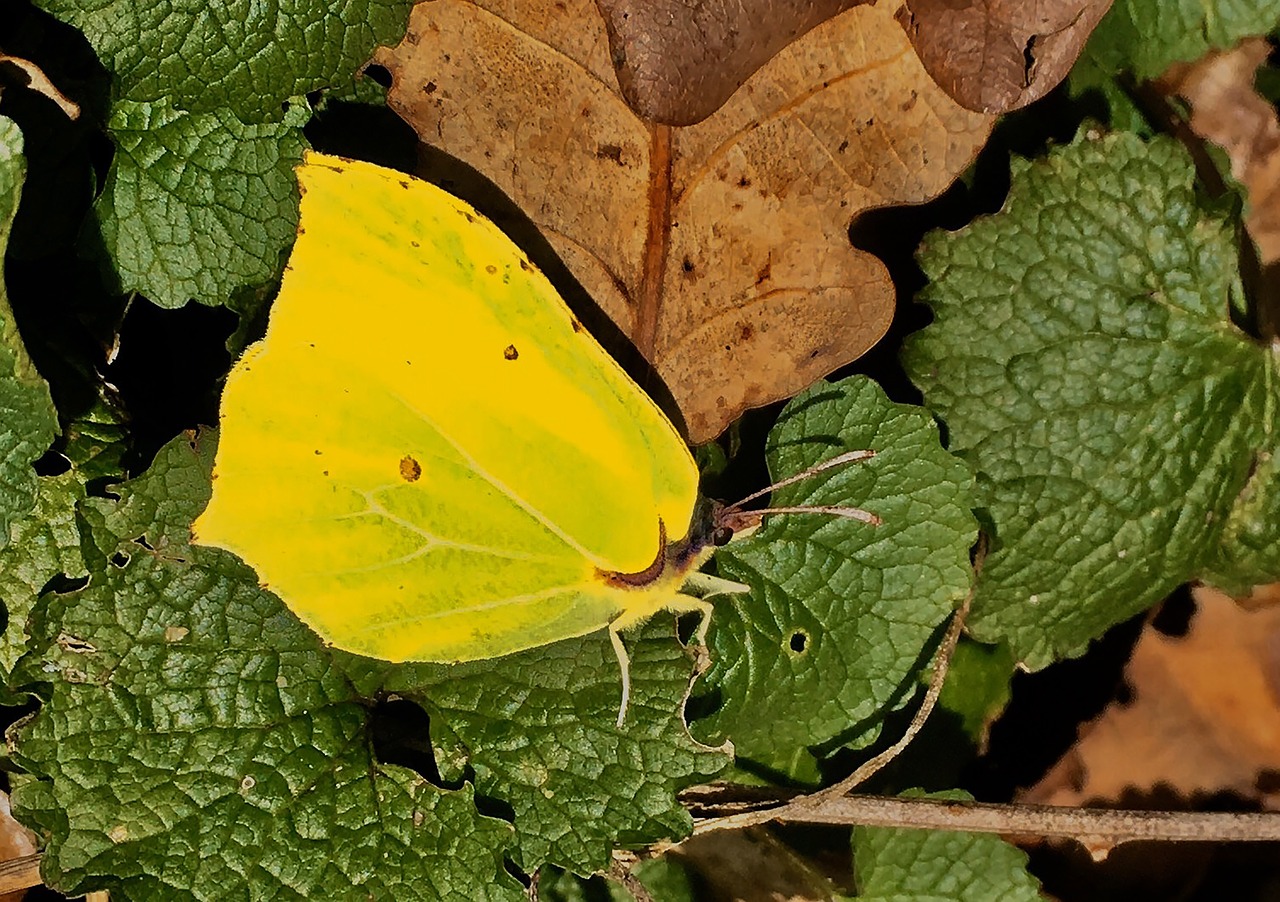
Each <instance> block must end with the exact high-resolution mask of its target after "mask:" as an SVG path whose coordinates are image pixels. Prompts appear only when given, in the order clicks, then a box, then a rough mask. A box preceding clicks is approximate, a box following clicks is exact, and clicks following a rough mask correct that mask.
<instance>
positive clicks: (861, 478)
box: [697, 377, 977, 779]
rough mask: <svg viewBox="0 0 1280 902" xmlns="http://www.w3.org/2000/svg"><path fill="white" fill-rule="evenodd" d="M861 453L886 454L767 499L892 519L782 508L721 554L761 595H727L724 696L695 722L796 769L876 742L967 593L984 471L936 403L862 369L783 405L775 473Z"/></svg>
mask: <svg viewBox="0 0 1280 902" xmlns="http://www.w3.org/2000/svg"><path fill="white" fill-rule="evenodd" d="M861 448H871V449H873V450H875V452H876V456H875V458H873V459H872V460H870V461H867V462H863V463H854V464H850V465H848V466H846V467H841V468H836V469H833V470H829V471H826V472H823V473H821V474H819V475H817V476H814V477H813V478H811V479H807V480H804V481H802V482H799V483H796V484H793V485H791V486H787V487H785V488H782V489H779V490H778V491H777V492H775V493H774V496H773V499H772V501H771V504H772V505H773V506H775V507H778V506H794V505H821V504H828V505H830V504H836V505H852V506H857V507H862V508H865V509H867V510H869V511H871V512H873V513H875V514H878V515H879V516H880V517H881V518H882V519H883V520H884V523H883V525H881V526H869V525H867V524H865V523H861V522H858V521H854V520H848V519H841V518H837V517H832V516H829V515H822V514H794V515H782V516H777V517H773V518H770V519H768V520H767V521H766V523H765V525H764V527H762V528H761V529H760V530H759V532H757V533H756V534H755V535H753V536H751V537H749V538H747V539H743V540H741V541H736V542H732V543H730V544H729V545H728V546H726V547H725V548H722V549H720V550H719V551H718V552H717V554H716V564H717V566H718V568H719V570H720V573H721V575H723V576H725V577H727V578H729V579H731V580H735V581H737V582H740V583H743V584H745V585H747V586H749V587H750V588H751V592H750V594H749V595H730V596H724V597H721V598H718V599H717V600H716V614H715V617H714V619H713V621H712V641H711V644H712V658H713V661H714V663H713V666H712V669H711V671H710V672H709V673H708V676H707V682H708V684H709V685H710V686H712V687H714V688H716V689H718V690H719V693H720V695H721V697H722V699H723V706H722V707H721V708H720V709H719V710H718V711H716V712H715V713H714V714H712V715H711V716H709V717H707V718H705V719H704V720H701V721H698V723H697V726H698V728H699V731H700V733H704V734H705V735H715V736H726V737H728V738H729V739H731V740H732V741H733V743H734V747H735V749H736V751H737V754H738V756H739V758H740V759H742V758H746V759H749V760H750V761H753V762H755V763H757V764H760V765H763V766H765V767H767V768H770V769H773V770H776V771H779V772H782V773H785V774H788V775H790V776H792V777H793V778H798V779H806V778H811V777H812V776H816V762H815V759H814V755H813V752H812V751H811V750H812V749H813V748H814V747H821V746H829V745H830V744H832V743H841V744H848V745H853V746H855V747H857V746H862V745H865V744H867V743H868V742H870V741H872V740H873V739H874V738H875V736H876V735H877V733H878V730H879V723H880V720H881V719H882V718H883V715H884V714H885V713H886V712H887V711H888V710H890V709H892V708H894V707H896V706H898V705H901V704H902V703H903V702H904V701H905V700H906V699H908V698H910V696H911V694H912V693H913V692H914V689H915V685H916V683H915V674H916V671H917V670H918V669H919V668H920V667H921V665H922V664H924V663H926V657H927V655H928V652H929V650H930V649H931V647H932V646H931V644H930V643H931V640H932V639H933V638H934V637H935V635H936V632H937V630H938V627H939V626H940V625H941V624H942V623H943V622H944V621H945V620H946V618H947V615H948V614H950V613H951V611H952V610H953V609H954V608H955V607H956V605H957V604H958V603H959V602H960V601H961V600H962V599H963V598H964V596H965V594H966V593H967V592H968V590H969V583H970V578H971V574H972V571H971V568H970V563H969V549H970V547H971V546H972V544H973V542H974V540H975V538H976V534H977V525H976V523H975V522H974V519H973V515H972V514H971V513H970V508H971V506H972V488H973V477H972V475H971V474H970V472H969V470H968V468H967V467H966V466H965V465H964V464H963V463H962V462H961V461H959V460H957V459H956V458H954V457H952V456H951V455H950V454H948V453H947V452H946V451H944V450H943V449H942V447H941V445H940V444H939V441H938V428H937V424H936V423H935V422H934V421H933V418H932V417H930V416H929V414H928V412H927V411H925V410H923V409H921V408H918V407H910V406H908V405H904V404H893V403H891V402H889V400H888V399H887V398H886V397H885V395H884V392H883V391H881V389H880V388H879V386H877V385H876V384H875V383H874V382H872V381H870V380H869V379H866V378H863V377H855V378H852V379H847V380H844V381H842V382H838V383H834V384H831V383H820V384H819V385H817V386H815V387H814V388H812V389H810V390H808V391H806V392H804V393H803V394H801V395H799V396H798V397H797V398H795V399H794V400H793V401H792V402H791V403H790V404H789V405H788V406H787V408H786V409H785V410H784V411H783V413H782V416H781V417H780V418H779V421H778V424H777V425H776V426H775V427H774V430H773V432H772V433H771V434H770V436H769V447H768V460H769V468H770V472H771V473H772V474H774V477H775V478H781V477H783V476H785V475H789V474H793V473H798V472H800V471H802V470H804V469H805V468H807V467H810V466H813V465H814V464H817V463H820V462H821V461H824V460H827V459H829V458H832V457H835V456H836V455H838V454H841V453H843V452H845V451H851V450H856V449H861Z"/></svg>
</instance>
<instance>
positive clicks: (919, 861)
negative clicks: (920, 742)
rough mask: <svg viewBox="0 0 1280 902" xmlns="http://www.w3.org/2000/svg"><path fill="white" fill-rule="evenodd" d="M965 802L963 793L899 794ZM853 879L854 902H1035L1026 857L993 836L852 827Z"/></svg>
mask: <svg viewBox="0 0 1280 902" xmlns="http://www.w3.org/2000/svg"><path fill="white" fill-rule="evenodd" d="M904 795H907V796H912V797H917V798H919V797H924V798H934V799H967V798H968V796H967V795H965V794H964V793H962V792H944V793H934V794H926V793H920V792H912V793H904ZM853 866H854V877H855V878H856V879H857V881H858V895H857V896H856V897H855V898H857V899H858V900H859V902H871V900H873V899H874V900H877V902H989V900H991V899H999V900H1001V902H1019V900H1026V902H1039V900H1041V899H1043V898H1044V897H1043V896H1042V895H1041V893H1040V884H1039V882H1038V881H1037V880H1036V879H1035V878H1034V877H1032V876H1031V875H1030V874H1028V873H1027V870H1026V868H1027V856H1026V853H1025V852H1023V851H1022V850H1020V849H1018V848H1016V847H1014V846H1011V845H1009V844H1008V843H1007V842H1005V841H1004V840H1002V839H1000V838H999V837H997V836H989V835H984V834H978V833H956V832H953V831H949V830H906V829H900V828H894V827H855V828H854V830H853Z"/></svg>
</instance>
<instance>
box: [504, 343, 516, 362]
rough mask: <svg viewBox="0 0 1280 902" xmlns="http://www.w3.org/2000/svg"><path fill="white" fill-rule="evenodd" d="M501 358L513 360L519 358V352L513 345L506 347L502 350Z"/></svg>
mask: <svg viewBox="0 0 1280 902" xmlns="http://www.w3.org/2000/svg"><path fill="white" fill-rule="evenodd" d="M502 356H503V357H505V358H507V359H508V360H515V359H516V358H518V357H519V356H520V352H519V351H517V350H516V346H515V345H507V346H506V347H505V348H503V349H502Z"/></svg>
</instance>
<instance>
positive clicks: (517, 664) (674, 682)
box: [383, 615, 730, 874]
mask: <svg viewBox="0 0 1280 902" xmlns="http://www.w3.org/2000/svg"><path fill="white" fill-rule="evenodd" d="M626 641H627V647H628V652H629V654H630V658H631V703H630V706H629V708H628V710H627V717H626V721H625V723H624V724H623V727H622V729H621V730H619V729H618V728H617V727H616V726H615V721H616V719H617V716H618V703H619V700H620V692H621V686H622V684H621V673H620V671H619V669H618V661H617V658H616V657H615V655H614V653H613V647H612V645H611V644H610V642H609V639H608V637H607V635H606V634H605V633H604V632H599V633H596V634H593V635H590V636H584V637H582V638H579V639H568V640H565V641H563V642H556V643H554V644H552V645H547V646H543V647H541V648H535V649H530V650H529V651H527V652H522V653H520V654H516V655H508V656H507V657H504V658H498V659H495V660H490V661H474V662H468V663H462V664H452V665H438V664H411V665H404V666H402V667H399V668H394V669H392V671H391V673H390V675H389V677H388V678H387V679H386V681H385V683H384V684H383V685H384V689H385V691H388V692H392V693H394V694H395V695H397V696H401V697H405V698H410V699H412V700H414V701H416V702H417V703H418V704H420V705H421V706H422V707H423V708H424V709H425V710H426V711H427V712H428V713H429V714H430V716H431V729H432V742H433V744H434V745H435V746H436V748H437V749H439V748H440V747H441V746H442V745H443V746H444V747H446V748H465V749H466V750H467V752H468V758H467V763H469V764H470V766H471V767H472V768H473V769H474V772H475V784H476V791H477V792H479V793H481V794H483V795H485V796H488V797H491V798H497V799H501V800H502V801H503V802H505V803H506V804H508V805H510V806H511V807H512V809H513V811H514V813H515V818H514V823H515V828H516V843H517V847H518V848H517V853H516V856H515V860H516V863H517V864H519V865H520V866H521V867H522V868H524V869H525V870H526V872H532V870H533V869H534V868H536V867H537V866H538V865H539V864H541V863H542V862H544V861H545V862H551V863H553V864H556V865H559V866H561V867H564V868H568V869H570V870H573V871H576V872H578V873H582V874H588V873H591V872H593V871H599V870H603V869H604V868H606V867H607V866H608V864H609V860H610V852H611V851H612V849H613V847H614V846H616V845H626V846H639V845H644V844H648V843H652V842H654V841H656V840H658V839H662V838H668V837H682V836H684V835H686V834H687V833H688V832H689V830H690V828H691V827H692V821H691V819H690V817H689V814H688V812H686V811H685V810H684V808H682V807H681V806H680V805H679V804H678V803H677V802H676V800H675V794H676V792H678V791H679V790H681V789H683V788H684V787H686V786H689V785H692V784H694V783H699V782H706V781H707V780H709V779H710V778H711V777H713V776H714V775H715V774H717V773H718V772H719V771H720V770H722V769H723V768H724V767H725V765H727V764H728V762H729V760H730V759H729V755H728V752H727V750H724V749H712V748H707V747H706V746H703V745H701V744H699V743H697V742H695V741H694V739H693V738H692V737H691V736H690V735H689V731H688V729H687V728H686V727H685V724H684V720H683V718H682V714H683V700H684V697H685V695H686V694H687V692H688V686H689V677H690V673H691V672H692V669H693V662H692V660H691V658H690V657H689V655H688V654H687V653H686V652H685V650H684V649H683V648H682V647H681V646H680V644H679V643H678V642H676V641H675V639H674V631H673V626H672V620H671V619H669V618H668V617H667V616H666V615H659V616H658V617H656V618H654V620H653V621H652V622H650V623H649V624H648V625H647V626H646V627H644V628H643V629H642V630H639V631H637V632H635V633H632V634H628V636H627V637H626ZM455 767H456V765H455ZM452 769H453V768H451V767H450V766H449V762H448V761H444V762H442V763H441V771H442V772H447V771H450V770H452Z"/></svg>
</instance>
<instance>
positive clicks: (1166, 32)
mask: <svg viewBox="0 0 1280 902" xmlns="http://www.w3.org/2000/svg"><path fill="white" fill-rule="evenodd" d="M1277 23H1280V0H1250V2H1239V0H1116V2H1115V3H1114V4H1113V5H1112V7H1111V9H1110V10H1109V11H1108V12H1107V14H1106V15H1105V16H1103V18H1102V21H1101V22H1099V23H1098V27H1097V28H1096V29H1094V32H1093V34H1092V35H1091V36H1090V38H1089V42H1088V43H1087V44H1086V45H1085V49H1084V53H1083V57H1084V58H1085V60H1086V61H1087V62H1088V63H1089V64H1090V65H1091V66H1092V67H1094V68H1095V69H1096V71H1097V72H1098V73H1099V74H1102V75H1114V74H1116V73H1118V72H1122V71H1127V72H1132V73H1133V74H1134V75H1136V76H1137V77H1138V78H1140V79H1148V78H1155V77H1156V76H1157V75H1159V74H1160V73H1162V72H1164V70H1165V69H1167V68H1169V66H1170V65H1172V64H1173V63H1177V62H1185V61H1188V60H1194V59H1199V58H1200V57H1201V56H1203V55H1204V54H1206V53H1208V52H1209V51H1210V50H1224V49H1226V48H1228V47H1231V46H1232V45H1234V44H1235V43H1236V42H1237V41H1239V40H1240V39H1241V38H1245V37H1248V36H1250V35H1263V34H1267V33H1268V32H1270V31H1271V30H1272V29H1274V28H1275V27H1276V25H1277Z"/></svg>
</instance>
